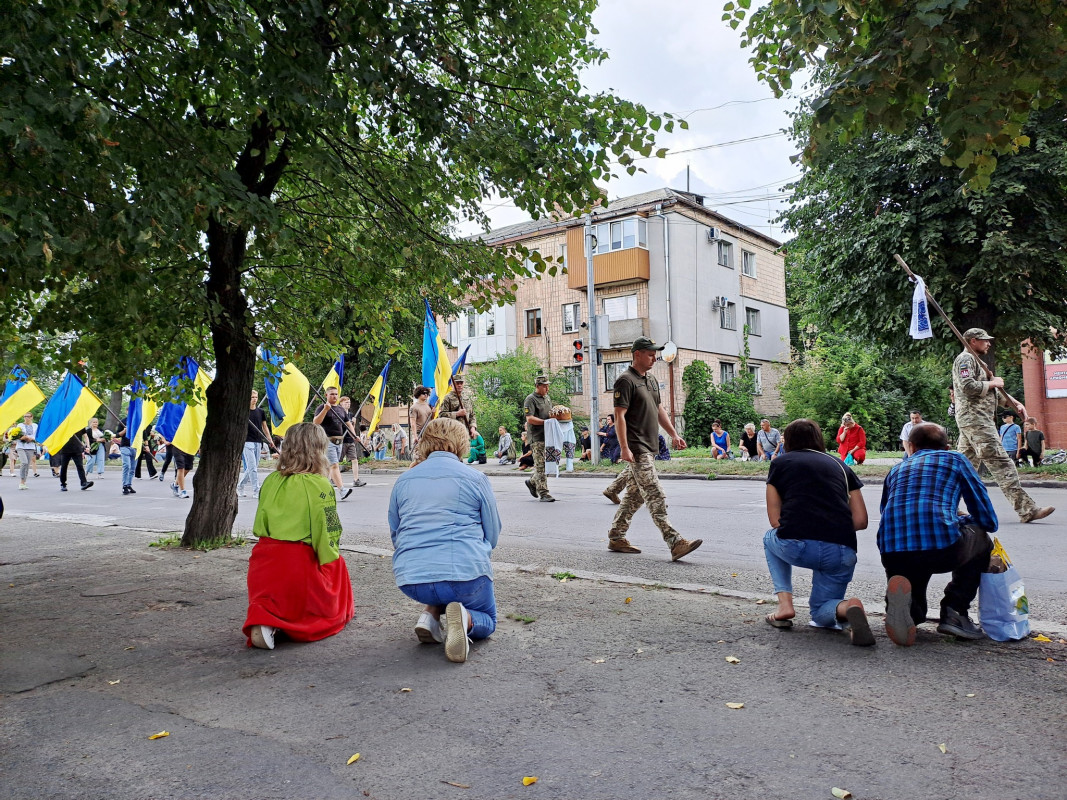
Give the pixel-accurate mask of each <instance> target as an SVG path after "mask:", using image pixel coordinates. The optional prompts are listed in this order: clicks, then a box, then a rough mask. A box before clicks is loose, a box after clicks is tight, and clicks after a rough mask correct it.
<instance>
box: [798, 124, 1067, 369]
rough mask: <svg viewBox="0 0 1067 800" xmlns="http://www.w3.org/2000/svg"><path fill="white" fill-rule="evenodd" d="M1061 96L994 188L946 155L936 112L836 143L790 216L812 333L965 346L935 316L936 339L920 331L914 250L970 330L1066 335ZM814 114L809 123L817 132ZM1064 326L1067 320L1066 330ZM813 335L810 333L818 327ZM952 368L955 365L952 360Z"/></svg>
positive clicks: (920, 346)
mask: <svg viewBox="0 0 1067 800" xmlns="http://www.w3.org/2000/svg"><path fill="white" fill-rule="evenodd" d="M1064 113H1065V108H1064V106H1063V105H1057V106H1056V107H1054V108H1052V109H1048V110H1047V111H1042V112H1040V113H1038V114H1035V116H1034V118H1033V120H1032V121H1031V124H1030V126H1029V128H1028V131H1029V134H1030V136H1031V138H1032V140H1033V146H1032V147H1031V148H1029V149H1027V150H1025V151H1020V152H1019V153H1018V154H1016V155H1012V156H1008V157H1005V158H1003V159H1001V163H1000V167H999V168H998V169H997V171H996V173H995V174H994V175H993V177H992V183H991V185H990V189H989V191H987V192H982V193H964V192H961V191H959V187H958V185H957V182H956V181H955V179H954V177H953V169H952V168H950V167H945V166H943V165H942V164H941V163H940V160H939V152H940V149H941V134H940V132H939V131H938V129H937V126H936V124H935V123H934V120H933V118H932V117H933V115H932V114H931V115H930V116H929V117H928V118H926V119H924V120H922V121H921V122H919V123H918V124H917V125H916V126H915V127H914V129H913V130H911V131H909V132H908V133H905V134H899V135H898V134H885V133H877V134H866V135H863V136H860V137H858V138H856V139H854V140H853V141H852V142H850V143H849V144H847V145H846V144H832V145H829V146H828V148H827V154H828V158H827V160H826V161H825V162H818V163H815V164H812V165H810V166H808V167H807V168H806V169H805V171H804V175H803V177H801V179H800V180H799V181H798V182H797V183H795V184H793V185H792V187H791V189H792V196H791V203H792V206H791V208H790V209H789V210H788V211H787V212H786V213H785V214H784V215H783V218H784V221H785V223H786V227H787V229H788V230H790V231H793V232H795V233H796V238H795V239H794V240H793V241H792V242H791V243H790V246H789V257H788V266H787V276H788V287H789V301H790V307H791V309H792V310H793V313H794V315H795V316H796V317H797V321H798V322H799V323H800V325H801V327H802V329H803V330H806V329H808V327H809V326H811V325H814V326H815V327H816V328H817V329H819V330H822V331H827V330H835V331H842V332H848V333H850V334H853V335H858V336H861V337H863V338H868V339H871V340H875V341H880V342H883V343H885V344H888V345H891V346H893V347H894V348H901V349H903V350H907V351H910V352H913V353H915V352H936V353H938V354H939V355H941V356H942V357H944V358H948V357H950V356H952V355H954V354H955V353H957V352H959V349H960V347H959V344H958V342H957V340H956V339H955V337H954V336H953V335H952V333H951V332H950V331H949V330H948V328H947V327H946V326H945V325H944V323H943V322H942V321H941V320H940V319H939V318H937V317H936V315H932V316H934V319H933V326H934V333H935V337H936V338H934V339H932V340H923V341H921V342H919V343H912V342H911V339H910V338H909V337H908V321H909V319H910V316H911V295H912V289H913V287H912V285H911V284H910V283H908V281H907V277H906V275H905V274H904V272H903V271H902V270H901V269H900V267H899V266H897V265H896V264H895V263H894V262H893V259H892V256H893V254H894V253H900V254H901V255H902V256H903V257H904V259H905V260H906V261H907V262H908V263H909V265H910V266H911V268H912V269H913V270H914V271H915V272H916V273H917V274H919V275H921V276H922V277H923V279H924V280H925V281H926V284H927V287H928V289H929V290H930V291H931V292H932V293H933V295H934V296H935V297H936V298H937V299H938V301H939V302H940V304H941V306H942V307H943V308H944V309H945V311H946V313H947V314H948V316H949V318H950V319H952V321H953V322H954V323H955V324H956V327H957V328H958V329H959V330H961V331H963V330H966V329H967V328H969V327H972V326H974V327H981V328H985V329H986V330H989V331H990V332H992V333H994V335H996V336H997V337H998V344H997V351H998V353H1000V354H1001V355H1002V356H1006V357H1007V358H1008V359H1014V360H1017V359H1018V353H1019V344H1020V342H1022V341H1023V340H1025V339H1027V338H1029V339H1031V340H1032V341H1033V342H1034V343H1036V344H1037V345H1038V346H1040V347H1043V348H1046V349H1052V350H1055V349H1057V348H1058V347H1060V346H1062V344H1063V339H1062V330H1063V318H1064V298H1065V297H1067V249H1065V244H1067V125H1065V123H1064ZM809 119H810V118H809V117H801V118H799V119H798V121H797V132H798V135H799V136H800V137H803V136H804V135H805V131H806V130H807V123H808V121H809ZM1053 330H1059V331H1061V333H1060V335H1059V337H1057V336H1056V334H1055V333H1053ZM805 335H807V334H805ZM946 369H947V365H946Z"/></svg>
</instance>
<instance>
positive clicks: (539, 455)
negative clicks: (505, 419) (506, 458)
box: [522, 375, 556, 503]
mask: <svg viewBox="0 0 1067 800" xmlns="http://www.w3.org/2000/svg"><path fill="white" fill-rule="evenodd" d="M548 386H549V381H548V378H547V377H545V376H544V375H538V376H537V378H536V379H534V390H533V392H531V393H530V394H528V395H526V399H525V400H524V401H523V403H522V407H523V411H524V413H525V414H526V441H527V442H529V443H530V453H531V454H532V455H533V468H534V474H533V477H532V478H527V479H526V488H527V489H529V490H530V494H531V495H533V496H534V497H535V498H537V499H538V500H540V501H541V502H542V503H554V502H556V498H554V497H553V496H552V495H550V494H549V493H548V477H547V476H546V475H545V420H548V419H551V418H552V400H551V399H549V397H548Z"/></svg>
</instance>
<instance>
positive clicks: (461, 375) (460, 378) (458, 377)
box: [452, 372, 464, 383]
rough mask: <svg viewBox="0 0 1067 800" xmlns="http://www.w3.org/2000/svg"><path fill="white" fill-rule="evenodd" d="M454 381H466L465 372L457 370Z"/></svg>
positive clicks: (453, 377)
mask: <svg viewBox="0 0 1067 800" xmlns="http://www.w3.org/2000/svg"><path fill="white" fill-rule="evenodd" d="M452 383H464V379H463V373H462V372H457V373H456V374H455V375H453V376H452Z"/></svg>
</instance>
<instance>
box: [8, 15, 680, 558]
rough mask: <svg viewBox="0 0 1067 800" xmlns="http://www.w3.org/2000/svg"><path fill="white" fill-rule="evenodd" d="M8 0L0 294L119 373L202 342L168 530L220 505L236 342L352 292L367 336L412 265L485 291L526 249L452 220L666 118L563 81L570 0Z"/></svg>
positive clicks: (228, 474)
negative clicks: (188, 477)
mask: <svg viewBox="0 0 1067 800" xmlns="http://www.w3.org/2000/svg"><path fill="white" fill-rule="evenodd" d="M8 6H9V7H8V9H7V11H6V13H5V18H4V22H5V24H4V26H3V28H0V52H3V53H4V58H3V59H2V60H0V149H2V152H3V154H4V158H3V159H2V161H0V178H2V182H3V186H4V192H3V197H2V198H0V212H2V213H0V258H2V260H3V262H4V266H5V268H4V270H2V271H0V312H2V313H5V314H10V315H15V316H16V317H17V318H20V319H23V318H24V319H25V324H26V326H27V327H26V329H27V330H33V331H61V332H70V333H72V334H74V336H72V337H71V338H70V341H69V343H68V344H67V345H65V346H63V347H61V348H59V352H58V353H57V356H56V357H57V359H58V360H59V361H61V362H63V363H66V364H68V365H69V364H74V363H76V362H77V361H79V360H81V359H86V360H88V361H89V362H90V363H91V365H92V369H93V372H94V375H96V376H97V378H98V379H99V380H103V381H105V382H106V381H107V380H110V382H111V384H112V385H114V386H118V385H124V384H128V383H129V382H130V380H131V379H132V378H133V377H135V376H138V375H140V374H141V373H142V371H146V370H148V371H151V370H158V371H159V373H160V374H161V377H162V378H164V379H165V377H166V375H167V374H168V373H169V372H170V370H171V369H172V367H171V365H172V364H174V363H175V361H176V359H177V358H178V356H181V355H186V354H189V355H193V356H195V357H196V358H197V359H198V360H199V361H200V362H201V363H202V364H204V365H205V366H208V367H213V368H214V370H215V372H216V377H215V380H214V382H213V383H212V385H211V387H210V389H209V390H208V392H207V398H206V402H207V409H208V417H207V429H206V431H205V434H204V439H203V444H202V448H201V455H202V459H201V462H200V468H199V469H198V470H197V473H196V478H195V481H194V488H195V496H194V501H193V505H192V509H191V511H190V513H189V516H188V518H187V520H186V527H185V535H184V536H183V542H184V543H185V544H192V543H195V542H197V541H201V540H207V539H211V538H217V537H219V536H223V535H227V534H228V533H229V532H230V528H231V527H232V523H233V520H234V518H235V515H236V513H237V499H236V492H234V486H235V485H236V481H237V477H238V470H239V463H240V458H239V455H240V450H241V446H242V441H243V438H244V435H245V428H246V425H245V415H246V413H247V398H248V396H249V393H250V391H251V389H252V386H253V374H254V370H255V364H256V348H257V346H259V345H261V344H262V345H267V346H268V347H270V348H271V349H272V350H275V351H278V352H281V353H284V354H296V353H303V354H307V353H313V352H317V353H319V354H320V355H323V356H326V357H330V356H333V355H334V354H336V352H337V350H338V347H339V345H340V336H339V335H338V332H337V331H335V330H332V329H331V328H330V327H328V326H325V325H323V320H324V319H328V318H329V315H330V314H331V313H332V312H335V311H338V310H340V309H342V308H344V307H345V304H346V303H347V302H348V301H349V300H350V299H351V300H354V305H353V306H352V321H351V330H354V331H358V336H359V339H360V342H361V347H367V348H374V347H378V346H385V347H390V346H392V345H393V344H394V343H395V340H394V339H393V337H392V336H391V334H390V333H389V332H388V331H385V330H383V328H382V326H381V321H382V320H383V319H384V318H386V317H388V316H389V315H390V314H392V313H396V312H398V311H399V310H400V308H401V305H402V303H403V302H405V301H406V298H407V297H410V296H411V293H412V292H413V291H416V290H423V291H427V292H430V293H438V292H440V293H444V294H450V295H458V294H460V293H461V291H462V293H467V292H469V291H472V290H473V291H474V292H475V293H476V295H477V298H476V301H477V302H478V303H480V304H485V303H489V302H494V301H499V300H502V299H506V298H507V297H508V296H509V295H510V293H511V292H512V291H513V290H514V286H515V283H514V280H515V276H516V275H519V274H520V271H521V270H522V258H523V256H524V255H525V253H524V252H523V251H522V250H521V248H520V250H519V251H518V252H515V253H508V252H504V251H501V250H496V249H492V248H488V247H485V246H484V245H482V244H481V243H479V242H477V241H473V240H468V239H462V238H457V237H455V236H453V235H451V233H450V231H451V229H452V226H453V224H454V223H455V222H456V221H457V220H459V219H462V218H474V219H477V220H480V221H481V222H482V223H483V224H487V222H488V221H487V217H486V216H485V214H484V213H483V211H482V202H483V201H484V200H485V199H486V198H487V197H490V196H494V195H497V194H499V195H501V196H503V197H507V198H510V199H511V200H513V201H514V202H515V204H516V205H517V206H518V207H519V208H521V209H523V210H525V211H528V212H530V213H531V214H533V215H535V216H537V215H539V214H550V213H552V212H553V211H555V210H557V209H563V210H564V211H566V212H574V211H576V210H580V209H582V208H585V207H586V206H588V205H589V204H590V203H591V202H592V201H593V200H594V199H595V198H597V197H598V196H599V195H600V191H599V190H598V189H597V183H598V181H599V182H604V181H606V180H607V179H608V178H610V177H611V174H612V169H614V168H615V167H614V166H613V165H614V164H615V163H619V162H621V163H622V164H623V165H624V166H625V167H626V168H627V169H628V170H629V171H633V170H634V169H635V167H634V166H633V164H632V163H631V161H632V157H631V154H632V153H640V154H641V155H644V156H647V155H651V153H652V137H653V133H652V131H654V130H658V129H659V128H660V127H661V125H664V120H663V118H661V117H658V116H655V115H652V114H649V113H648V112H647V111H645V110H644V109H643V108H641V107H640V106H638V105H635V104H633V103H629V102H627V101H625V100H622V99H620V98H618V97H614V96H612V95H609V94H598V95H589V94H586V93H584V92H583V91H582V89H581V84H580V81H579V73H580V71H581V69H583V68H584V67H586V66H588V65H590V64H592V63H596V62H598V61H600V60H602V59H603V58H605V57H606V54H605V53H604V52H603V51H601V50H599V49H597V48H596V47H595V46H594V45H593V44H592V42H591V41H590V39H589V38H588V37H589V36H590V35H591V34H592V32H593V31H594V29H593V26H592V24H591V19H590V15H591V13H592V10H593V8H594V4H593V3H591V2H588V0H552V1H551V2H549V0H528V1H527V2H523V3H499V2H495V1H494V2H490V1H488V0H454V2H450V3H440V2H415V0H400V1H399V2H385V1H384V0H370V1H369V2H363V3H344V2H339V0H323V2H312V3H303V2H296V1H295V0H264V2H261V3H258V4H255V5H250V4H248V3H245V2H238V0H217V2H213V3H212V4H210V6H204V5H203V4H200V3H185V2H176V1H173V0H172V2H159V3H138V2H132V1H128V0H118V1H117V2H112V3H99V2H89V1H88V0H55V2H49V3H45V4H42V3H37V2H31V0H12V2H10V3H9V4H8ZM664 127H666V128H667V129H669V128H670V127H671V123H670V121H669V120H668V121H667V123H666V124H665V125H664ZM544 267H545V265H544V264H543V263H540V264H539V268H542V269H543V268H544ZM521 274H524V273H521ZM309 377H312V379H314V377H313V376H309Z"/></svg>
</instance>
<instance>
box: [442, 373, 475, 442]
mask: <svg viewBox="0 0 1067 800" xmlns="http://www.w3.org/2000/svg"><path fill="white" fill-rule="evenodd" d="M465 383H466V381H465V379H464V377H463V373H462V372H457V373H456V374H455V375H453V376H452V389H451V391H449V393H448V394H446V395H445V396H444V399H443V400H441V403H440V405H439V406H438V407H437V416H438V417H444V418H445V419H454V420H456V421H457V422H462V423H463V424H464V425H465V426H466V428H467V430H468V432H469V431H470V429H471V428H473V427H475V426H476V425H477V424H478V420H477V417H476V416H475V413H474V392H472V391H471V390H470V389H467V388H465Z"/></svg>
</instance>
